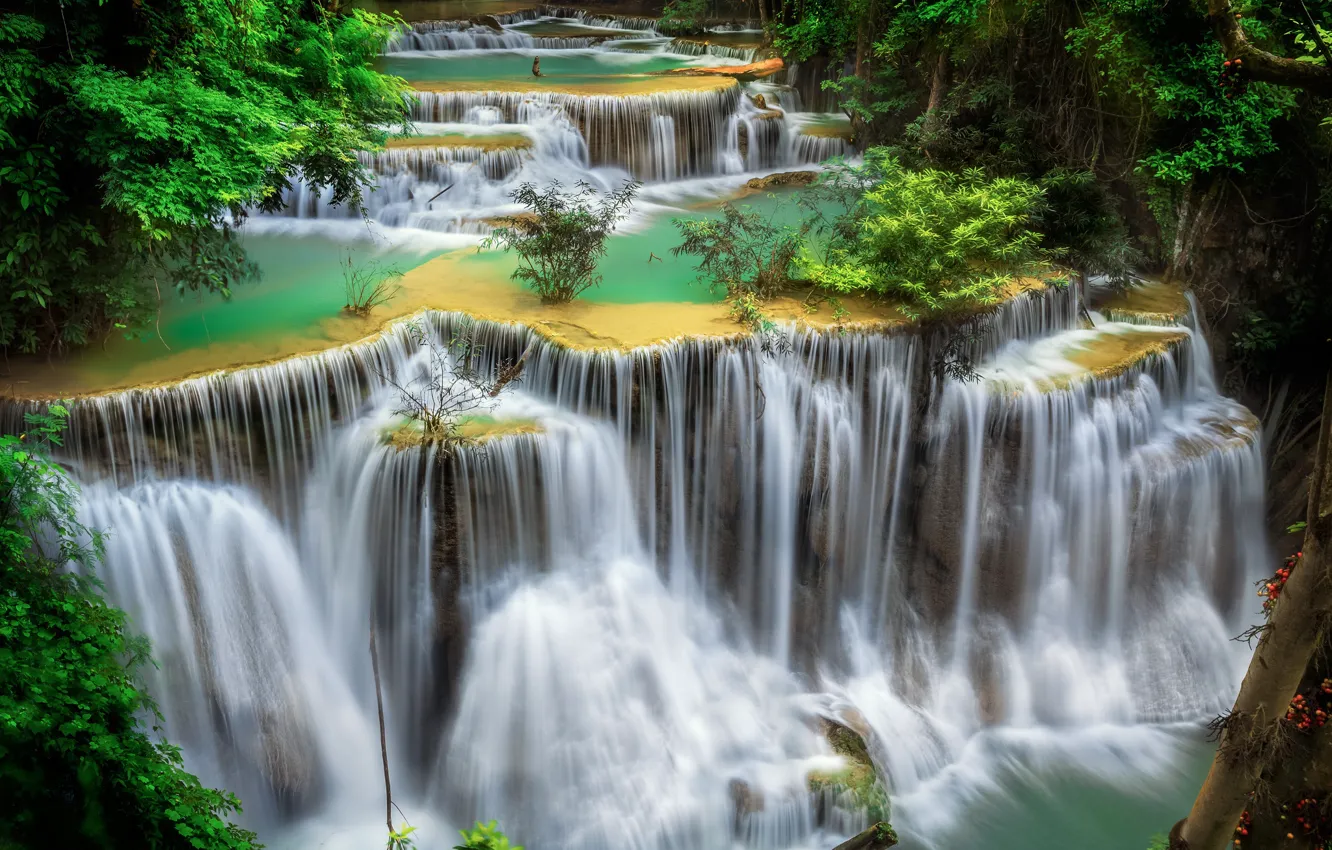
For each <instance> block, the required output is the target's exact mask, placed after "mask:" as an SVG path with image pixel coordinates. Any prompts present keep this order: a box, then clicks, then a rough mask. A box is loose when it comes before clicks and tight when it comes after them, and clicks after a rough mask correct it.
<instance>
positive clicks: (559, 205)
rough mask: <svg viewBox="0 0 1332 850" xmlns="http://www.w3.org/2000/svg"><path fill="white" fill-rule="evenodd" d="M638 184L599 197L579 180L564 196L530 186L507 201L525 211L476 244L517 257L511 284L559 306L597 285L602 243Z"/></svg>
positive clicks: (554, 187)
mask: <svg viewBox="0 0 1332 850" xmlns="http://www.w3.org/2000/svg"><path fill="white" fill-rule="evenodd" d="M638 187H639V184H638V183H637V182H634V181H631V182H628V183H625V184H624V185H623V186H622V187H620V189H619V190H617V191H614V192H608V193H606V194H604V195H603V194H601V193H599V192H597V190H595V189H593V188H592V187H591V186H589V185H588V184H587V183H584V182H582V181H581V180H580V181H579V182H578V183H575V184H574V191H571V192H568V191H565V190H564V187H563V186H561V185H560V183H559V181H556V182H554V183H552V184H551V185H550V187H549V188H547V189H546V190H545V191H544V192H542V191H538V190H537V187H536V186H534V185H533V184H531V183H524V184H522V185H521V186H519V187H518V188H517V189H516V190H514V192H513V193H512V195H510V197H512V198H513V200H514V201H516V202H517V203H519V204H522V205H523V206H524V207H526V209H527V211H526V212H525V213H523V214H520V215H516V216H513V217H512V218H510V222H511V224H509V225H508V226H506V227H498V228H496V229H495V231H494V232H493V233H492V234H491V235H490V236H489V237H488V238H487V239H486V240H485V241H484V242H482V243H481V244H482V245H483V246H484V247H486V248H494V247H500V248H504V249H506V250H509V249H512V250H513V251H516V252H517V253H518V268H517V269H516V270H515V271H514V273H513V279H514V280H521V281H524V282H526V283H527V285H528V286H530V287H532V289H533V290H535V291H536V293H537V294H538V295H540V296H541V300H542V301H545V302H546V303H554V304H559V303H565V302H569V301H572V300H573V299H574V298H577V297H578V295H579V294H581V293H582V292H583V291H585V290H587V289H589V288H590V287H593V286H596V285H597V284H599V283H601V276H600V275H598V274H597V273H596V271H597V261H598V260H600V259H601V258H602V257H604V256H605V255H606V238H607V237H608V236H610V234H611V233H612V232H613V231H614V230H615V225H616V224H618V223H619V222H620V220H621V219H623V218H624V217H625V216H627V215H628V214H629V208H630V206H631V205H632V204H633V200H634V196H635V195H637V194H638Z"/></svg>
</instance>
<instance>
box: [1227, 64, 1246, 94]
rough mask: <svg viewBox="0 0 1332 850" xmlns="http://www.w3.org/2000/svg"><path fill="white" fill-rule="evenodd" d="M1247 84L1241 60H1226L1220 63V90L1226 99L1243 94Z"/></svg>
mask: <svg viewBox="0 0 1332 850" xmlns="http://www.w3.org/2000/svg"><path fill="white" fill-rule="evenodd" d="M1247 82H1248V80H1247V79H1246V77H1245V75H1244V60H1243V59H1227V60H1226V61H1225V62H1223V63H1221V90H1222V91H1224V92H1225V93H1226V97H1228V98H1233V97H1234V96H1235V95H1236V94H1237V93H1243V91H1244V87H1245V85H1246V84H1247Z"/></svg>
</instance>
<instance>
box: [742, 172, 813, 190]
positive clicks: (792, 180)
mask: <svg viewBox="0 0 1332 850" xmlns="http://www.w3.org/2000/svg"><path fill="white" fill-rule="evenodd" d="M817 179H819V173H818V172H817V171H780V172H778V173H776V174H769V175H768V176H766V177H755V178H753V179H752V180H749V181H747V182H746V183H745V186H747V187H749V188H750V189H770V188H772V187H773V186H808V185H809V184H811V183H813V182H814V181H815V180H817Z"/></svg>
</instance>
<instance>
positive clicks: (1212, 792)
mask: <svg viewBox="0 0 1332 850" xmlns="http://www.w3.org/2000/svg"><path fill="white" fill-rule="evenodd" d="M1319 425H1320V436H1319V441H1318V454H1317V456H1316V457H1315V458H1314V471H1313V477H1312V478H1311V479H1310V482H1309V508H1308V515H1307V516H1308V519H1307V522H1308V527H1307V528H1306V530H1305V534H1304V558H1303V560H1302V562H1301V563H1300V565H1299V566H1298V567H1296V568H1295V570H1294V572H1292V573H1291V575H1290V578H1289V579H1288V580H1287V581H1286V586H1285V589H1284V590H1283V591H1282V593H1281V598H1280V599H1279V600H1278V602H1277V603H1276V606H1275V607H1274V608H1273V609H1272V615H1271V619H1270V620H1269V621H1268V628H1267V629H1266V630H1265V631H1264V632H1263V635H1262V638H1261V639H1260V640H1259V641H1258V648H1257V649H1256V650H1254V653H1253V659H1252V660H1251V661H1250V662H1249V670H1248V672H1247V673H1246V674H1245V676H1244V682H1243V684H1241V685H1240V692H1239V696H1238V697H1237V698H1236V699H1235V707H1234V708H1233V709H1232V710H1231V712H1230V715H1229V716H1228V717H1227V719H1226V722H1225V726H1224V728H1223V729H1222V733H1221V741H1220V744H1219V746H1218V747H1217V752H1216V757H1215V758H1214V759H1213V760H1212V767H1211V770H1209V771H1208V773H1207V778H1206V779H1205V780H1203V785H1202V789H1201V790H1200V791H1199V792H1198V798H1197V799H1196V800H1194V802H1193V808H1192V809H1191V810H1190V811H1189V816H1188V817H1187V818H1185V819H1184V820H1182V821H1180V822H1179V823H1177V824H1175V828H1174V829H1173V830H1171V841H1170V847H1171V850H1223V848H1228V847H1229V846H1230V845H1231V842H1232V841H1233V838H1234V830H1235V825H1236V824H1237V823H1238V822H1239V819H1240V815H1241V814H1243V812H1244V808H1245V806H1246V804H1247V803H1248V798H1249V794H1250V792H1252V791H1253V790H1254V786H1255V784H1256V782H1257V779H1258V775H1259V774H1260V773H1261V772H1262V770H1263V768H1264V767H1265V765H1266V762H1267V758H1268V755H1269V754H1270V752H1271V749H1272V747H1273V745H1274V744H1275V743H1276V741H1277V739H1278V736H1279V735H1280V734H1281V729H1280V723H1281V720H1282V718H1284V717H1285V714H1286V710H1287V708H1288V707H1289V706H1290V701H1291V698H1292V697H1294V696H1295V692H1296V690H1297V689H1298V688H1299V685H1300V680H1301V679H1302V678H1303V676H1304V671H1305V668H1306V667H1308V665H1309V659H1310V657H1311V656H1312V655H1313V651H1314V649H1315V647H1317V645H1318V642H1319V639H1320V637H1321V631H1322V627H1323V623H1324V622H1325V618H1326V616H1327V614H1328V612H1329V611H1332V581H1329V580H1328V576H1327V573H1328V567H1329V564H1328V558H1329V555H1332V372H1329V374H1328V379H1327V388H1326V389H1325V391H1324V395H1323V418H1322V421H1321V422H1320V423H1319Z"/></svg>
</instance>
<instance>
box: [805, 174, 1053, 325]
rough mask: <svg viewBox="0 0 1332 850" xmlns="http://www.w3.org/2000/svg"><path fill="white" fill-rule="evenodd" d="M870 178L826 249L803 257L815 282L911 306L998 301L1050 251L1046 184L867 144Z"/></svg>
mask: <svg viewBox="0 0 1332 850" xmlns="http://www.w3.org/2000/svg"><path fill="white" fill-rule="evenodd" d="M863 168H865V169H866V170H867V171H868V172H869V176H870V178H871V184H870V185H869V187H868V188H867V189H866V190H865V191H864V193H863V194H862V195H861V196H860V198H859V200H858V201H857V202H856V204H855V205H854V206H853V207H852V208H851V209H850V210H849V211H848V212H847V213H846V214H845V216H844V217H843V218H842V220H840V221H839V222H837V224H836V226H835V227H831V228H830V229H829V230H828V243H827V245H826V246H825V250H824V256H823V257H821V258H820V257H815V256H813V255H811V254H807V255H806V256H805V257H804V258H802V265H803V267H804V271H805V273H806V274H807V275H808V276H809V278H810V279H811V280H813V281H814V282H815V284H816V285H818V286H821V287H823V288H826V289H830V290H833V291H834V292H845V293H856V292H862V293H871V294H880V295H888V296H893V297H895V298H898V299H901V300H902V302H903V307H904V308H905V309H906V310H907V311H908V312H912V313H921V312H937V313H946V312H949V311H956V310H963V309H974V308H975V307H983V306H988V305H992V304H994V303H996V302H997V301H998V300H999V296H1000V293H1001V292H1002V291H1003V290H1004V289H1005V288H1006V287H1007V286H1009V285H1010V284H1012V283H1013V282H1014V280H1015V278H1016V276H1017V275H1019V274H1022V273H1024V272H1031V271H1034V270H1035V269H1037V268H1039V267H1041V266H1042V265H1043V263H1044V261H1045V260H1046V258H1047V253H1046V252H1045V251H1043V250H1042V249H1041V235H1040V233H1039V232H1037V230H1036V228H1035V220H1034V215H1035V214H1036V212H1037V211H1038V210H1039V209H1040V205H1041V203H1042V197H1043V196H1042V192H1041V189H1040V187H1039V186H1037V185H1035V184H1034V183H1031V182H1030V181H1027V180H1022V179H1019V178H1010V177H1000V178H993V179H990V178H987V177H986V176H985V175H984V174H983V173H982V172H980V171H979V170H978V169H968V170H966V171H964V172H962V173H960V174H955V173H950V172H944V171H936V170H934V169H922V170H919V171H914V170H911V169H908V168H906V167H904V166H903V165H902V164H901V163H900V162H899V161H898V159H897V158H896V157H895V156H893V155H891V154H889V153H887V152H886V151H884V150H882V149H879V150H874V149H872V150H870V151H869V152H868V153H867V154H866V165H865V166H863Z"/></svg>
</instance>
